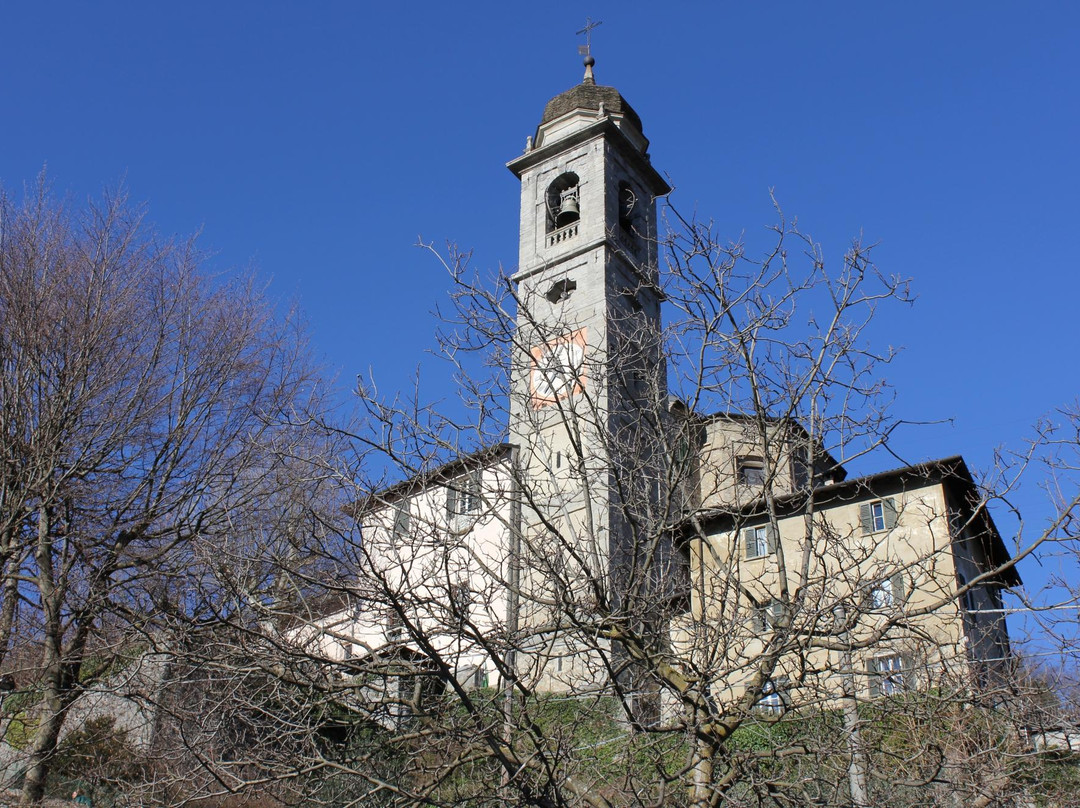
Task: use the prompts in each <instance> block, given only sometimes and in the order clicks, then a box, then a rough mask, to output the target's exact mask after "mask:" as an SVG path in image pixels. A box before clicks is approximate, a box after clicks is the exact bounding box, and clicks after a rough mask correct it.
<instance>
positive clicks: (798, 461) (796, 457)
mask: <svg viewBox="0 0 1080 808" xmlns="http://www.w3.org/2000/svg"><path fill="white" fill-rule="evenodd" d="M809 454H810V453H809V452H807V451H806V447H805V446H796V447H795V450H794V451H793V452H792V453H791V482H792V485H793V486H794V487H795V490H796V491H805V490H806V489H807V488H809V487H810V456H809Z"/></svg>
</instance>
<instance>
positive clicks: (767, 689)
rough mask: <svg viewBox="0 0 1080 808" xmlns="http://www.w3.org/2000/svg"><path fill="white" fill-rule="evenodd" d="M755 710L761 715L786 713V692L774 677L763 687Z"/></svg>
mask: <svg viewBox="0 0 1080 808" xmlns="http://www.w3.org/2000/svg"><path fill="white" fill-rule="evenodd" d="M754 711H755V712H757V713H760V714H761V715H768V716H780V715H783V713H784V694H783V692H782V687H781V685H780V684H778V683H776V682H774V681H773V680H772V679H770V680H769V681H767V682H766V683H765V684H764V686H763V687H762V688H761V698H759V699H758V700H757V703H756V704H754Z"/></svg>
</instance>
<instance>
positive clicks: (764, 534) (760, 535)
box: [743, 525, 776, 558]
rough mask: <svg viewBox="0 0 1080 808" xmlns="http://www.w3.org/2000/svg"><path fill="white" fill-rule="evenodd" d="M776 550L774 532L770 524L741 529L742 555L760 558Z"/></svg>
mask: <svg viewBox="0 0 1080 808" xmlns="http://www.w3.org/2000/svg"><path fill="white" fill-rule="evenodd" d="M774 552H776V533H775V531H774V530H773V528H772V526H771V525H761V526H760V527H748V528H746V529H745V530H743V557H744V558H762V557H764V556H767V555H769V554H770V553H774Z"/></svg>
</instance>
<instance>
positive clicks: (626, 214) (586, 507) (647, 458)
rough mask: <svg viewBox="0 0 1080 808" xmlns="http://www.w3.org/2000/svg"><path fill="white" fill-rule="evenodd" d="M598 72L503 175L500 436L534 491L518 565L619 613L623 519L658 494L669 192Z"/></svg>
mask: <svg viewBox="0 0 1080 808" xmlns="http://www.w3.org/2000/svg"><path fill="white" fill-rule="evenodd" d="M594 63H595V62H594V59H593V58H592V57H591V56H589V57H587V58H586V60H585V66H586V70H585V77H584V79H583V81H582V82H581V83H580V84H578V85H577V86H575V87H572V88H571V89H569V90H567V91H566V92H564V93H562V94H560V95H558V96H556V97H555V98H553V99H552V100H551V101H549V102H548V104H547V106H546V107H545V108H544V114H543V118H542V119H541V121H540V125H539V126H538V127H537V130H536V134H535V136H534V137H530V138H529V139H528V141H527V144H526V148H525V153H524V154H522V155H521V156H520V157H517V158H516V159H514V160H512V161H510V162H509V163H508V168H509V169H510V170H511V171H512V172H513V173H514V174H515V175H516V176H517V177H518V178H519V179H520V180H521V234H520V238H521V241H520V256H519V262H518V271H517V273H516V274H515V275H514V276H513V281H514V283H515V284H516V289H517V296H518V313H517V332H516V340H515V347H514V353H513V359H512V368H511V391H512V392H511V405H510V439H511V441H513V442H514V443H516V444H517V445H518V446H519V451H520V455H519V457H520V459H521V463H522V466H523V470H524V476H525V478H526V479H527V480H528V482H529V486H530V488H531V489H532V491H531V494H530V499H531V501H530V502H526V504H525V507H524V509H523V511H524V512H523V514H522V518H523V530H522V533H523V538H524V542H525V545H526V547H525V548H524V556H523V560H524V562H525V565H526V568H527V569H530V568H531V569H533V570H535V571H536V577H537V578H538V579H540V578H544V577H545V576H544V575H542V574H541V573H543V572H544V569H542V568H543V567H544V566H545V565H552V567H553V568H552V569H550V570H547V572H548V573H550V574H549V575H548V576H547V577H548V578H551V577H552V576H554V577H561V578H562V579H563V580H564V581H566V582H568V583H569V584H571V585H573V584H574V582H575V581H580V582H582V584H583V588H588V587H587V584H586V582H588V581H590V580H591V581H594V582H595V581H597V580H601V581H604V582H605V586H606V587H607V589H608V591H607V592H605V596H606V597H607V598H608V600H609V602H610V603H613V604H615V605H618V603H619V602H620V599H621V598H622V594H621V593H622V591H623V590H621V589H620V587H621V586H622V584H623V583H625V582H624V581H622V580H621V579H620V578H619V576H620V574H621V573H620V572H619V570H620V569H621V568H622V567H626V566H627V564H628V563H629V560H632V557H633V554H634V552H635V551H634V549H633V545H634V537H633V536H632V535H630V533H629V532H628V531H629V527H628V525H627V509H628V507H638V506H641V505H642V503H647V501H648V498H649V497H650V496H652V494H651V491H652V490H653V489H654V488H655V486H656V484H657V479H656V470H655V468H654V467H655V466H656V463H655V462H654V458H653V457H652V455H653V454H654V451H655V450H654V449H653V448H651V447H650V445H649V441H648V440H647V439H646V438H645V437H644V431H647V429H646V427H647V424H646V422H647V421H648V420H649V419H653V421H654V422H655V419H656V418H657V417H659V415H658V413H659V411H660V409H661V402H662V400H663V399H664V397H665V395H666V372H665V368H664V364H663V361H662V358H661V357H662V352H661V346H660V344H659V335H660V300H661V293H660V289H659V286H658V275H657V219H656V202H657V198H658V197H661V196H663V195H664V194H666V193H668V191H669V190H670V188H669V186H668V184H667V183H666V182H665V181H664V179H663V178H662V177H661V176H660V174H659V173H658V172H657V171H656V169H655V168H653V166H652V164H651V163H650V160H649V154H648V145H649V141H648V140H647V139H646V138H645V136H644V134H643V133H642V126H641V119H640V118H639V117H638V115H637V113H636V112H634V110H633V108H631V106H630V105H629V104H628V103H627V102H626V100H625V99H624V98H623V97H622V95H620V94H619V92H618V91H617V90H616V89H615V88H613V87H603V86H600V85H598V84H596V82H595V80H594V78H593V65H594ZM654 426H655V424H654ZM553 526H554V529H552V528H553ZM631 566H632V564H631ZM571 588H572V586H571V587H567V589H571ZM579 594H580V596H581V597H583V598H587V597H592V596H591V595H589V594H588V593H585V592H582V593H579ZM562 597H566V595H565V590H564V594H563V595H562ZM523 618H524V619H527V616H526V615H524V614H523Z"/></svg>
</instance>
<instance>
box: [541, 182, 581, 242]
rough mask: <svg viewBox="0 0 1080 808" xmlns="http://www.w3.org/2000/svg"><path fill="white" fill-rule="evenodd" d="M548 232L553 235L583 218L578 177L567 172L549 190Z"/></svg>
mask: <svg viewBox="0 0 1080 808" xmlns="http://www.w3.org/2000/svg"><path fill="white" fill-rule="evenodd" d="M546 201H547V232H549V233H552V232H554V231H556V230H562V229H563V228H566V227H569V226H570V225H572V224H576V223H577V221H578V219H580V218H581V205H580V199H579V197H578V175H577V174H575V173H574V172H572V171H567V172H566V173H565V174H562V175H560V176H559V177H558V178H557V179H556V180H555V181H554V182H553V183H551V185H549V186H548V190H547V200H546Z"/></svg>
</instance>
